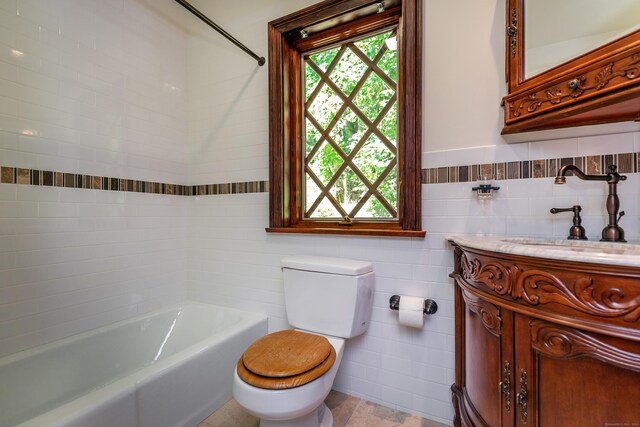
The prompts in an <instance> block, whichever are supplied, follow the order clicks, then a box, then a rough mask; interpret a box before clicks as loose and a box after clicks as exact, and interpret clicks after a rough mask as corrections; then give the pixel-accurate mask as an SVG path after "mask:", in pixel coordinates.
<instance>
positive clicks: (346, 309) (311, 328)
mask: <svg viewBox="0 0 640 427" xmlns="http://www.w3.org/2000/svg"><path fill="white" fill-rule="evenodd" d="M282 267H283V273H284V293H285V308H286V311H287V320H288V322H289V324H290V325H291V326H293V327H294V328H296V329H294V330H287V331H278V332H274V333H272V334H269V335H266V336H265V337H262V338H260V339H259V340H257V341H256V342H254V343H253V344H252V345H251V346H250V347H249V348H248V349H247V350H246V351H245V352H244V354H243V355H242V357H241V358H240V360H239V361H238V364H237V367H236V370H235V372H234V378H233V397H234V398H235V400H236V402H237V403H238V404H239V405H240V406H241V407H243V408H244V409H245V410H246V411H247V412H249V413H250V414H253V415H255V416H256V417H259V418H260V426H261V427H286V426H289V427H331V426H332V425H333V416H332V415H331V411H329V409H328V408H327V406H326V405H325V404H324V399H325V398H326V397H327V395H328V394H329V392H330V391H331V387H332V386H333V381H334V380H335V377H336V373H337V372H338V368H339V367H340V362H341V361H342V356H343V353H344V346H345V340H346V339H349V338H352V337H355V336H357V335H360V334H362V333H364V332H365V331H366V330H367V328H368V326H369V321H370V318H371V310H372V304H373V286H374V283H373V281H374V278H373V268H372V266H371V264H370V263H368V262H364V261H354V260H345V259H339V258H323V257H288V258H285V259H283V260H282Z"/></svg>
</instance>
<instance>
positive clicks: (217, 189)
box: [0, 166, 269, 196]
mask: <svg viewBox="0 0 640 427" xmlns="http://www.w3.org/2000/svg"><path fill="white" fill-rule="evenodd" d="M0 182H1V183H3V184H24V185H39V186H45V187H65V188H79V189H87V190H107V191H128V192H133V193H150V194H166V195H175V196H203V195H223V194H244V193H265V192H267V191H268V187H269V183H268V181H248V182H232V183H224V184H208V185H179V184H168V183H163V182H152V181H138V180H134V179H124V178H111V177H105V176H93V175H82V174H75V173H66V172H54V171H44V170H37V169H24V168H14V167H10V166H1V167H0Z"/></svg>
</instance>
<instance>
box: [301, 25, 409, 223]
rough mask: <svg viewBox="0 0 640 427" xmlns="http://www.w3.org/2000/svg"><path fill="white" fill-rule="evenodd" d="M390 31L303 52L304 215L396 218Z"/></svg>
mask: <svg viewBox="0 0 640 427" xmlns="http://www.w3.org/2000/svg"><path fill="white" fill-rule="evenodd" d="M395 36H396V33H395V30H390V31H387V32H384V33H382V34H376V35H373V36H367V37H366V38H363V39H360V40H358V41H351V42H348V43H344V44H342V45H340V46H338V47H333V48H330V49H326V50H322V51H320V52H315V53H312V54H308V55H304V57H303V60H304V67H305V68H304V69H305V81H304V88H305V94H304V99H305V102H304V117H305V122H304V123H305V131H304V136H305V147H306V150H305V158H304V166H303V173H304V185H303V191H304V204H303V216H304V218H307V219H323V218H327V219H329V218H341V219H347V220H350V219H359V218H361V219H382V220H384V219H396V218H397V217H398V148H397V146H398V145H397V141H398V108H397V74H398V60H397V52H396V50H391V49H389V47H388V45H387V43H385V41H386V40H387V39H389V38H394V37H395ZM390 45H391V44H390Z"/></svg>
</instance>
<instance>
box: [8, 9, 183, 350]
mask: <svg viewBox="0 0 640 427" xmlns="http://www.w3.org/2000/svg"><path fill="white" fill-rule="evenodd" d="M164 3H166V4H163V5H162V9H163V10H159V9H158V6H157V4H156V5H154V3H153V2H143V1H136V0H110V1H75V0H56V1H39V0H28V1H27V0H18V1H16V0H2V1H0V164H2V165H3V166H5V165H8V166H11V167H18V168H25V169H39V170H49V171H58V172H66V173H73V174H91V175H98V176H107V177H118V178H128V179H142V180H145V181H155V182H170V183H177V184H186V179H187V164H188V161H189V150H188V145H187V141H186V137H185V135H186V133H187V129H188V127H187V120H186V117H187V96H186V84H187V71H186V67H187V60H186V55H187V53H186V52H187V34H186V32H184V31H183V30H182V29H181V26H180V25H175V24H176V22H179V19H178V18H169V16H170V15H171V14H175V15H177V16H178V15H179V13H180V12H181V8H180V7H179V6H178V5H173V4H172V3H174V2H169V1H166V2H164ZM168 13H169V15H168ZM3 182H4V181H3ZM188 209H189V207H188V204H187V203H186V201H185V200H183V199H182V198H180V197H176V196H163V195H158V194H138V193H124V192H106V191H99V190H80V189H71V188H63V187H37V186H30V185H15V184H6V183H3V184H0V356H2V355H6V354H11V353H15V352H17V351H20V350H23V349H25V348H28V347H32V346H35V345H39V344H43V343H47V342H50V341H53V340H56V339H59V338H63V337H66V336H68V335H71V334H74V333H78V332H82V331H85V330H87V329H91V328H94V327H98V326H101V325H104V324H106V323H111V322H114V321H117V320H121V319H123V318H126V317H129V316H132V315H135V314H139V313H142V312H146V311H149V310H151V309H154V308H156V307H158V306H162V305H166V304H169V303H172V302H177V301H180V300H182V299H184V298H185V295H186V282H185V275H186V272H185V271H186V267H187V251H188V241H187V229H188V227H187V224H186V218H187V217H188Z"/></svg>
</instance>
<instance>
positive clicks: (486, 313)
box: [462, 292, 502, 336]
mask: <svg viewBox="0 0 640 427" xmlns="http://www.w3.org/2000/svg"><path fill="white" fill-rule="evenodd" d="M462 295H463V297H464V302H465V304H466V305H467V307H468V308H469V310H471V311H473V312H474V313H476V314H477V315H478V316H480V320H482V325H483V326H484V327H485V329H486V330H487V331H489V332H491V333H492V334H493V335H495V336H499V335H500V330H501V329H502V318H501V317H500V309H499V308H498V307H496V306H495V305H493V304H491V303H488V302H486V301H485V300H483V299H480V298H478V297H476V296H473V295H471V294H469V293H467V292H463V293H462Z"/></svg>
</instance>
